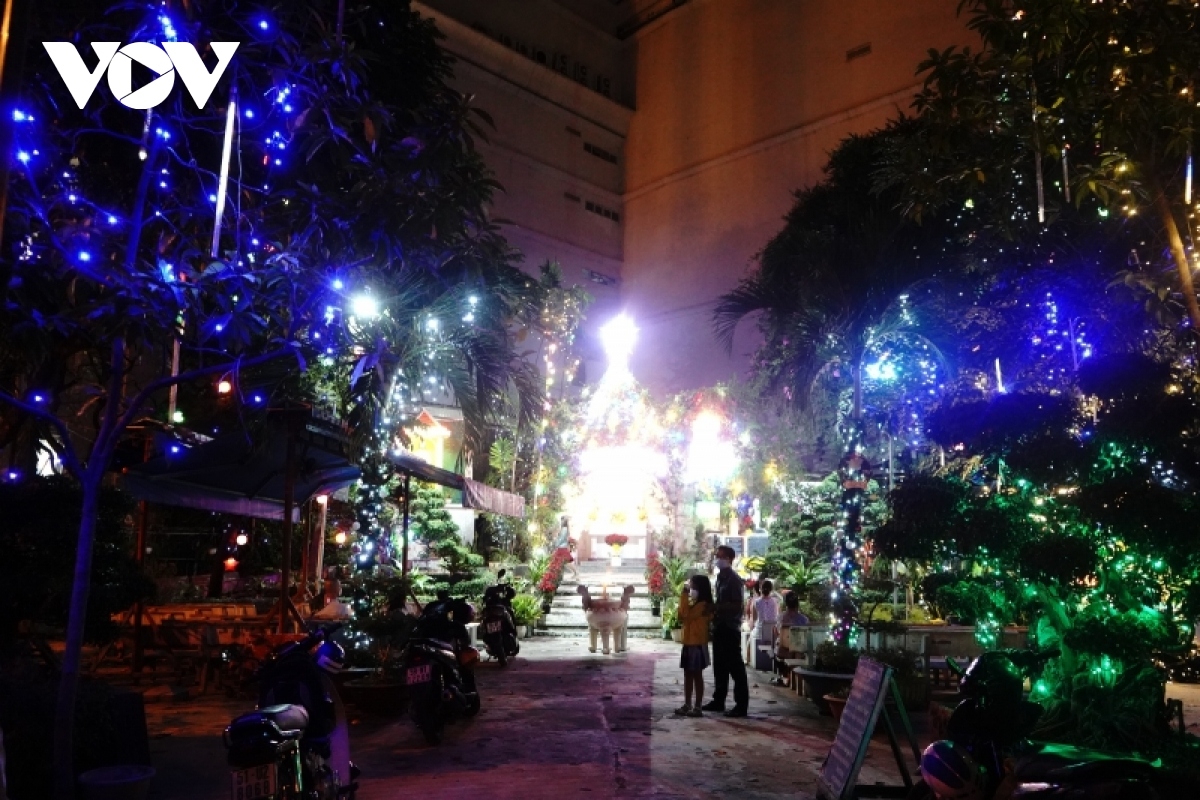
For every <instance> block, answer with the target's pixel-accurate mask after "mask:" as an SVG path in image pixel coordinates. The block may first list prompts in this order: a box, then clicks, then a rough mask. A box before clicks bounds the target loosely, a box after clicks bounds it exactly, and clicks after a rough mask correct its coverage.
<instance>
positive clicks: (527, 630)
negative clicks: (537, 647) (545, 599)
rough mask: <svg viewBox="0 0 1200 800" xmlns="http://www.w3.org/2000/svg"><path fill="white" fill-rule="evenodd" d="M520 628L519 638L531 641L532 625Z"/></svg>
mask: <svg viewBox="0 0 1200 800" xmlns="http://www.w3.org/2000/svg"><path fill="white" fill-rule="evenodd" d="M520 628H521V638H522V639H532V638H533V626H532V625H521V626H520Z"/></svg>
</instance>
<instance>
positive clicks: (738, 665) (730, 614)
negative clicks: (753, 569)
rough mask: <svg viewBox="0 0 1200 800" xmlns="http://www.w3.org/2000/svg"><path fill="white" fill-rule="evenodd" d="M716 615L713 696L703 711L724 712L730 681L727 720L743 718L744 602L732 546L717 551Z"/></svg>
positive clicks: (746, 693)
mask: <svg viewBox="0 0 1200 800" xmlns="http://www.w3.org/2000/svg"><path fill="white" fill-rule="evenodd" d="M716 555H717V588H716V592H715V595H716V601H717V604H716V605H717V607H716V613H715V615H714V616H713V632H712V633H713V635H712V654H713V659H712V660H713V695H712V701H711V702H709V703H707V704H706V705H704V706H703V709H704V710H705V711H725V695H726V694H727V693H728V691H729V679H730V678H733V708H731V709H730V710H728V711H725V716H727V717H744V716H746V709H747V707H748V706H749V705H750V686H749V684H748V683H747V682H746V664H745V662H743V661H742V609H743V606H744V604H745V601H746V595H745V586H744V585H743V583H742V578H741V576H740V575H738V574H737V573H736V572H734V570H733V559H734V556H735V553H734V552H733V548H732V547H726V546H724V545H722V546H721V547H718V548H717V553H716Z"/></svg>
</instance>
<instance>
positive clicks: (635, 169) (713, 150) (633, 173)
mask: <svg viewBox="0 0 1200 800" xmlns="http://www.w3.org/2000/svg"><path fill="white" fill-rule="evenodd" d="M956 6H957V0H902V1H897V0H836V1H835V0H693V2H691V3H688V4H687V5H684V6H682V7H680V8H678V9H677V10H675V11H673V12H672V13H670V14H669V15H667V16H665V17H663V18H662V19H660V20H659V21H657V22H655V23H653V24H651V25H649V26H647V27H646V28H644V29H642V30H641V31H639V32H638V33H637V34H636V35H635V37H634V38H633V40H632V42H631V44H630V46H631V48H632V52H633V54H634V57H635V58H636V107H637V111H636V113H635V114H634V117H633V120H632V121H631V123H630V128H629V137H628V140H627V142H626V148H625V153H626V169H625V192H626V193H625V225H624V237H625V239H624V254H623V255H624V261H623V270H622V301H623V303H624V304H625V305H627V306H628V307H629V308H630V309H631V311H632V312H633V313H634V314H635V315H636V317H637V318H638V320H639V321H640V323H641V326H642V329H643V341H644V342H645V343H646V345H645V346H642V347H640V348H639V350H638V352H637V354H636V357H635V361H634V364H633V369H634V373H635V374H636V375H637V377H638V378H639V380H641V381H642V382H643V383H645V384H646V385H648V386H649V387H651V388H652V389H654V390H656V391H658V392H664V391H673V390H677V389H683V388H691V387H695V386H701V385H705V384H709V383H712V382H714V381H717V380H721V379H724V378H728V377H730V376H731V375H732V374H734V373H735V372H737V371H738V370H740V369H743V368H744V367H745V365H746V364H747V363H748V362H747V358H746V355H747V354H748V353H749V352H750V351H752V349H753V340H754V335H753V331H752V330H750V326H746V328H747V329H746V330H744V331H742V333H741V335H740V336H739V339H738V341H737V343H736V346H735V351H734V357H733V358H729V357H727V356H725V355H724V353H722V352H720V351H719V349H718V347H717V345H716V343H715V341H714V339H713V337H712V333H711V330H712V326H711V304H712V302H713V301H714V300H715V299H716V298H717V297H718V296H719V295H720V294H721V293H723V292H725V291H727V290H729V289H730V288H732V287H733V286H734V285H735V284H736V282H737V280H738V279H739V278H740V277H742V276H743V275H744V274H745V273H746V270H747V269H748V268H749V267H750V266H751V265H752V260H753V257H754V254H755V253H756V252H758V250H760V249H761V248H762V246H763V245H764V244H765V243H766V242H767V240H768V239H769V238H770V237H771V236H772V235H773V234H774V233H775V232H777V231H778V229H779V228H780V226H781V224H782V223H781V217H782V216H783V214H784V213H785V212H786V211H787V209H788V208H789V207H790V205H791V195H792V192H793V191H795V190H796V189H798V188H801V187H803V186H806V185H809V184H811V183H813V182H814V181H816V180H818V179H819V178H820V174H821V172H820V171H821V168H822V166H823V165H824V162H825V160H826V156H827V153H828V152H829V150H831V149H832V148H833V147H834V146H835V145H836V143H837V142H838V140H839V139H841V138H842V137H843V136H845V135H846V134H848V133H852V132H865V131H868V130H871V129H873V128H876V127H878V126H879V125H881V124H883V123H884V122H885V121H886V120H887V119H888V118H890V117H893V116H895V115H896V114H897V113H899V112H900V111H901V110H905V109H907V107H908V103H909V95H910V94H911V89H912V88H913V87H915V85H916V83H917V78H916V77H915V71H916V65H917V64H918V62H919V61H921V60H922V59H923V58H924V57H925V54H926V51H927V50H928V49H929V48H930V47H938V48H941V47H946V46H948V45H950V44H953V43H956V42H958V41H962V40H965V39H966V37H967V33H966V31H965V30H964V29H963V28H962V26H961V23H960V22H959V21H958V20H957V19H956V18H955V14H954V11H955V8H956ZM868 43H869V44H870V48H871V49H870V53H869V54H867V55H865V56H861V57H858V58H854V59H853V60H847V51H850V50H852V49H853V48H858V47H860V46H863V45H866V44H868ZM651 343H653V344H652V345H651Z"/></svg>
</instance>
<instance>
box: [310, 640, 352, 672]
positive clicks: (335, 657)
mask: <svg viewBox="0 0 1200 800" xmlns="http://www.w3.org/2000/svg"><path fill="white" fill-rule="evenodd" d="M317 666H318V667H320V668H321V669H323V670H325V671H326V672H328V673H330V674H331V675H336V674H337V673H339V672H341V671H342V669H343V668H344V667H345V666H346V651H345V649H343V648H342V646H341V645H340V644H338V643H337V642H321V646H320V647H318V648H317Z"/></svg>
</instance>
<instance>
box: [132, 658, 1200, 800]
mask: <svg viewBox="0 0 1200 800" xmlns="http://www.w3.org/2000/svg"><path fill="white" fill-rule="evenodd" d="M630 645H631V648H632V651H631V652H629V653H626V654H623V655H614V656H603V655H600V654H595V655H593V654H590V653H588V652H587V648H586V642H585V640H583V639H581V638H562V637H542V638H538V639H534V640H529V641H526V642H524V643H523V645H522V652H521V656H520V657H518V658H517V659H516V661H515V662H514V663H513V664H511V665H510V666H509V667H508V668H507V669H505V670H501V669H499V668H498V667H497V666H496V665H495V664H491V663H485V664H483V665H481V666H480V668H479V670H478V681H479V686H480V691H481V693H482V695H483V710H482V712H481V713H480V714H479V716H478V717H476V718H475V719H473V720H470V721H467V722H463V723H459V724H457V725H454V726H451V727H450V728H448V729H447V732H446V739H445V742H444V743H443V744H442V745H441V746H440V747H436V748H432V747H428V746H426V745H425V743H424V741H423V739H422V738H421V736H420V734H419V733H418V731H417V730H416V729H415V727H413V725H412V723H411V722H410V721H409V720H408V719H407V718H403V717H402V718H396V719H388V718H380V717H372V716H370V715H369V714H364V713H357V712H356V713H355V714H354V725H353V728H352V743H351V749H352V753H353V757H354V759H355V761H357V762H358V764H359V765H360V766H361V768H362V770H363V778H362V782H361V786H362V789H361V791H360V792H359V794H358V797H359V800H382V799H383V798H388V799H389V800H390V799H391V798H401V797H405V798H407V797H420V798H423V799H425V798H428V800H435V799H436V798H458V797H469V796H474V795H477V794H478V795H479V796H481V797H487V798H488V799H489V800H503V798H529V799H530V800H533V799H535V798H574V797H584V798H608V797H613V798H626V797H637V798H643V797H655V798H724V797H737V798H738V800H767V798H792V799H794V798H800V799H801V800H805V799H807V798H812V797H813V793H814V792H815V777H816V773H817V770H818V769H819V767H820V764H821V761H822V759H823V758H824V757H825V753H826V752H827V750H828V748H829V744H830V742H831V741H832V739H833V734H834V725H833V723H832V721H831V720H830V719H829V718H826V717H819V716H818V715H817V714H816V712H815V710H814V709H813V708H812V706H811V705H810V704H809V703H808V702H807V701H804V700H801V699H800V698H798V697H797V696H796V695H795V694H793V693H791V692H789V691H788V690H786V689H778V688H775V687H773V686H770V685H768V684H767V683H766V682H765V680H764V678H765V676H762V674H761V673H751V675H752V678H751V703H750V713H751V716H750V717H749V718H747V719H740V720H729V719H724V718H721V717H714V716H708V717H705V718H703V719H680V718H676V717H674V716H672V714H671V710H672V709H674V708H675V707H676V706H678V705H680V703H681V702H682V697H681V687H680V679H681V677H682V673H681V672H680V670H679V669H678V666H677V665H678V645H674V644H672V643H670V642H664V641H661V640H647V639H631V640H630ZM711 674H712V673H711V671H709V672H707V673H706V677H707V678H709V679H711ZM755 676H758V677H755ZM708 688H709V690H711V686H709V687H708ZM1168 694H1169V695H1171V696H1174V697H1180V696H1182V697H1184V699H1185V703H1186V706H1187V711H1186V712H1185V713H1186V715H1187V717H1186V718H1187V719H1188V720H1189V721H1190V722H1192V723H1193V724H1194V723H1195V721H1196V720H1197V719H1198V718H1200V717H1198V715H1200V687H1195V686H1177V685H1172V686H1171V687H1170V688H1169V691H1168ZM247 708H248V703H247V702H245V701H243V702H234V701H230V700H227V699H225V698H224V697H219V696H218V695H214V694H210V695H208V696H207V697H205V698H202V699H199V700H192V701H187V702H183V703H152V704H150V705H148V706H147V712H148V715H149V723H150V734H151V749H152V755H153V758H154V763H155V767H156V768H157V769H158V773H159V774H158V778H157V779H156V781H155V784H154V787H153V789H152V793H151V798H152V800H224V798H227V797H228V789H227V781H228V777H227V776H228V773H227V771H226V767H225V762H224V750H223V748H222V745H221V730H222V728H223V727H224V725H225V724H226V722H227V721H228V720H229V719H230V718H231V717H232V716H233V715H234V714H236V713H238V712H241V711H245V710H246V709H247ZM921 716H922V717H923V715H921ZM922 722H923V719H921V717H918V719H917V723H918V725H920V724H921V723H922ZM918 735H919V736H920V735H921V734H920V732H919V733H918ZM921 738H923V739H924V738H926V737H923V736H922V737H921ZM922 743H924V742H922ZM861 780H862V782H865V783H872V782H875V781H882V782H885V783H898V782H899V775H898V773H897V772H896V768H895V765H894V762H893V761H892V758H891V754H890V750H889V748H888V746H887V744H886V741H885V740H881V739H878V738H877V739H876V740H874V741H872V743H871V746H870V750H869V754H868V758H867V765H866V767H865V768H864V770H863V774H862V777H861Z"/></svg>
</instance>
